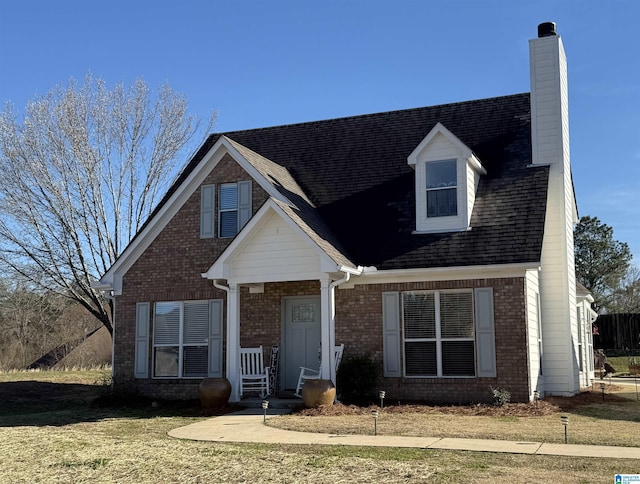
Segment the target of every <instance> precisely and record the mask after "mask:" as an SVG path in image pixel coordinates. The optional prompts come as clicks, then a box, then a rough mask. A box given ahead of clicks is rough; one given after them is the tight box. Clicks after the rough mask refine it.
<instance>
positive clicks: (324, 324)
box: [320, 275, 336, 385]
mask: <svg viewBox="0 0 640 484" xmlns="http://www.w3.org/2000/svg"><path fill="white" fill-rule="evenodd" d="M330 282H331V280H330V279H329V276H328V275H326V276H323V277H322V278H321V279H320V306H321V309H320V343H321V344H322V356H321V358H322V360H321V362H320V376H321V377H322V378H324V379H327V380H328V379H330V380H331V381H332V382H333V383H334V385H335V383H336V377H335V370H334V374H333V375H332V373H331V366H332V365H331V360H332V359H333V341H331V314H332V311H331V289H330V287H329V285H330Z"/></svg>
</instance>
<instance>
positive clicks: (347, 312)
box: [336, 278, 529, 403]
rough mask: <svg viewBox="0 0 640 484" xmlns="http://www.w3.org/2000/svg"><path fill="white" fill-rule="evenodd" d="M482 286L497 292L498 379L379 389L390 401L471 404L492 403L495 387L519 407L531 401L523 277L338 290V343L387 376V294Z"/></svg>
mask: <svg viewBox="0 0 640 484" xmlns="http://www.w3.org/2000/svg"><path fill="white" fill-rule="evenodd" d="M477 287H492V288H493V303H494V317H495V338H496V366H497V377H495V378H424V379H419V378H383V379H382V380H381V381H380V384H379V390H385V391H386V393H387V397H388V398H389V399H390V400H389V401H398V400H419V401H429V402H447V403H468V402H482V401H491V400H492V398H493V397H492V394H491V389H490V388H491V387H494V388H504V389H506V390H509V391H510V392H511V400H512V401H514V402H516V401H522V402H525V401H528V396H529V383H528V382H529V377H528V374H529V373H528V360H527V335H526V314H525V285H524V278H506V279H481V280H461V281H442V282H418V283H403V284H378V285H370V286H355V288H353V289H345V290H338V291H337V294H336V306H337V309H336V343H345V357H348V356H349V355H370V356H371V357H372V358H373V359H374V360H375V361H376V362H378V363H379V365H380V368H381V370H380V371H381V372H382V358H383V355H382V293H383V292H387V291H400V292H401V291H417V290H436V289H440V290H444V289H472V288H477ZM350 322H351V323H350Z"/></svg>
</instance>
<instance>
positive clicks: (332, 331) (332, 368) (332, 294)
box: [329, 268, 362, 384]
mask: <svg viewBox="0 0 640 484" xmlns="http://www.w3.org/2000/svg"><path fill="white" fill-rule="evenodd" d="M358 269H359V272H360V273H361V272H362V270H361V268H358ZM349 279H351V272H346V271H345V272H344V277H343V278H342V279H338V280H337V281H333V282H332V283H330V284H329V298H330V304H331V313H330V314H329V338H330V341H331V342H332V344H333V346H335V344H336V291H335V290H336V287H338V286H340V285H342V284H344V283H346V282H349ZM330 355H331V358H330V359H329V372H330V378H331V381H332V382H333V383H334V384H336V383H337V382H336V363H335V358H334V356H333V349H331V352H330Z"/></svg>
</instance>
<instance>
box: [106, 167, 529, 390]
mask: <svg viewBox="0 0 640 484" xmlns="http://www.w3.org/2000/svg"><path fill="white" fill-rule="evenodd" d="M248 179H250V177H249V175H248V174H247V173H246V172H245V171H244V170H242V169H241V168H240V166H239V165H238V164H237V163H235V162H234V161H233V160H232V159H231V158H230V157H229V156H225V157H224V158H223V159H222V160H221V161H220V163H219V164H218V166H217V167H216V168H215V169H214V170H213V171H212V173H211V174H210V175H209V176H208V177H207V179H206V180H205V182H204V184H212V183H214V184H216V185H219V184H220V183H229V182H236V181H240V180H248ZM217 198H218V197H216V201H217ZM267 198H268V196H267V194H266V192H264V191H263V190H262V188H261V187H259V186H258V184H257V183H255V182H254V183H253V210H254V213H255V212H256V211H257V209H258V208H259V207H260V206H261V205H262V204H263V203H264V202H265V201H266V200H267ZM199 216H200V191H199V190H196V191H195V193H194V194H193V195H192V196H191V197H190V198H189V199H188V201H187V202H186V203H185V205H184V206H183V207H182V208H181V209H180V211H179V212H178V213H177V214H176V216H175V217H174V218H173V219H172V220H171V221H170V222H169V223H168V225H167V227H166V228H165V229H164V230H163V231H162V233H161V234H160V235H159V236H158V237H157V238H156V240H154V241H153V243H152V244H151V245H150V246H149V247H148V248H147V250H146V251H145V252H144V253H143V254H142V256H141V257H140V258H139V259H138V261H137V262H136V263H135V264H134V265H133V267H132V268H131V269H130V270H129V271H128V272H127V274H126V275H125V277H124V279H123V295H122V296H118V297H117V300H116V324H115V360H114V374H115V382H116V384H118V385H122V386H123V387H124V386H133V387H134V388H135V389H136V390H137V391H139V392H141V393H143V394H146V395H149V396H153V397H158V398H195V397H196V396H197V386H198V384H199V380H154V379H151V378H148V379H143V380H134V379H133V368H134V358H135V354H134V341H135V308H136V303H137V302H151V303H153V302H156V301H183V300H197V299H226V293H225V292H224V291H220V290H218V289H215V288H214V287H213V286H212V284H211V281H207V280H205V279H203V278H202V277H201V276H200V274H201V273H202V272H205V271H206V270H207V269H208V268H209V267H210V266H211V264H212V263H213V262H214V261H215V259H216V258H217V257H218V256H219V254H221V253H222V251H223V250H224V249H225V248H226V247H227V246H228V244H229V243H230V242H231V239H219V238H212V239H201V238H200V220H199ZM475 287H493V289H494V310H495V334H496V354H497V369H498V376H497V377H496V378H465V379H453V378H445V379H413V378H385V379H382V380H381V381H380V385H379V389H381V390H385V391H386V392H387V397H388V398H389V399H391V400H390V401H394V400H423V401H446V402H454V403H463V402H478V401H487V400H491V392H490V387H492V386H493V387H500V388H505V389H507V390H509V391H511V393H512V401H526V400H527V399H528V395H529V389H528V363H527V346H526V341H527V339H526V314H525V288H524V279H523V278H507V279H486V280H468V281H466V280H465V281H446V282H421V283H405V284H376V285H368V286H364V285H357V286H355V287H354V288H353V289H344V290H342V289H338V290H337V291H336V306H337V309H336V343H338V344H339V343H345V357H348V356H349V355H370V356H371V357H372V358H373V359H374V360H375V361H376V362H378V363H379V365H380V367H382V357H383V355H382V292H385V291H406V290H434V289H461V288H465V289H470V288H475ZM310 295H315V296H319V295H320V284H319V282H317V281H316V282H288V283H273V284H265V290H264V293H261V294H250V293H249V291H248V289H246V288H243V289H242V290H241V310H240V321H241V336H240V342H241V345H242V346H246V347H248V346H258V345H262V346H263V347H264V348H265V357H267V355H268V352H269V349H270V347H271V345H273V344H280V343H281V339H282V327H281V321H282V300H283V298H284V297H287V296H310ZM225 307H226V303H225ZM224 317H225V320H226V314H225V315H224ZM149 354H150V357H151V351H150V353H149ZM265 363H266V362H265Z"/></svg>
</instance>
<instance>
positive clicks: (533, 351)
mask: <svg viewBox="0 0 640 484" xmlns="http://www.w3.org/2000/svg"><path fill="white" fill-rule="evenodd" d="M525 284H526V297H527V299H526V304H527V307H526V312H527V338H528V342H527V348H528V359H529V382H530V385H529V386H530V388H531V391H532V392H533V390H538V391H539V392H540V393H541V394H544V376H543V375H541V374H540V347H539V344H538V338H540V334H539V328H540V326H541V324H540V317H541V315H540V314H539V308H538V306H539V298H540V294H539V291H540V289H539V281H538V271H537V270H529V271H527V274H526V277H525ZM530 397H531V395H530Z"/></svg>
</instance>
